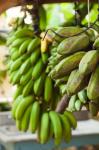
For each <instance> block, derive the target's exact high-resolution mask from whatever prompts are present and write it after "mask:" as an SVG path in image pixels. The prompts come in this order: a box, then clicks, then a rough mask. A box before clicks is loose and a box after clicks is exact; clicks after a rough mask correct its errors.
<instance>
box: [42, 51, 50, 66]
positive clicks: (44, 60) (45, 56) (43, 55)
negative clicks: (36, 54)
mask: <svg viewBox="0 0 99 150" xmlns="http://www.w3.org/2000/svg"><path fill="white" fill-rule="evenodd" d="M48 58H49V55H48V53H42V61H43V63H44V64H46V63H47V62H48Z"/></svg>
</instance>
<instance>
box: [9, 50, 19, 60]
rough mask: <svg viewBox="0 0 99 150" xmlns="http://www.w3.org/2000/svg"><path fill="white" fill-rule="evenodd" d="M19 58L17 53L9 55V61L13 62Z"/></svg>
mask: <svg viewBox="0 0 99 150" xmlns="http://www.w3.org/2000/svg"><path fill="white" fill-rule="evenodd" d="M19 57H20V54H19V51H15V52H13V53H12V54H11V59H12V60H13V61H14V60H16V59H18V58H19Z"/></svg>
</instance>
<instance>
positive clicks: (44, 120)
mask: <svg viewBox="0 0 99 150" xmlns="http://www.w3.org/2000/svg"><path fill="white" fill-rule="evenodd" d="M49 127H50V119H49V114H48V112H45V113H43V114H42V116H41V125H40V143H41V144H44V143H46V142H47V141H48V137H49Z"/></svg>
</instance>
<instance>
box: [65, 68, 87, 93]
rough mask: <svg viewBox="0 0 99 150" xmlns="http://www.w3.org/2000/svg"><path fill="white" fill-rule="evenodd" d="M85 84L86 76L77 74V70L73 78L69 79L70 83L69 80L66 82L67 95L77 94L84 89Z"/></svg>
mask: <svg viewBox="0 0 99 150" xmlns="http://www.w3.org/2000/svg"><path fill="white" fill-rule="evenodd" d="M70 76H71V75H70ZM70 78H71V77H70ZM87 84H88V76H86V77H85V76H84V75H83V74H81V73H79V70H77V71H76V72H75V75H74V78H72V79H71V82H69V80H68V82H67V93H68V94H69V95H73V94H76V93H77V92H79V91H81V90H82V89H83V88H85V87H86V85H87Z"/></svg>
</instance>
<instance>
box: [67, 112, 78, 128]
mask: <svg viewBox="0 0 99 150" xmlns="http://www.w3.org/2000/svg"><path fill="white" fill-rule="evenodd" d="M64 115H65V116H66V117H67V118H68V120H69V122H70V124H71V127H73V129H76V127H77V120H76V118H75V116H74V115H73V113H72V112H70V111H65V112H64Z"/></svg>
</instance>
